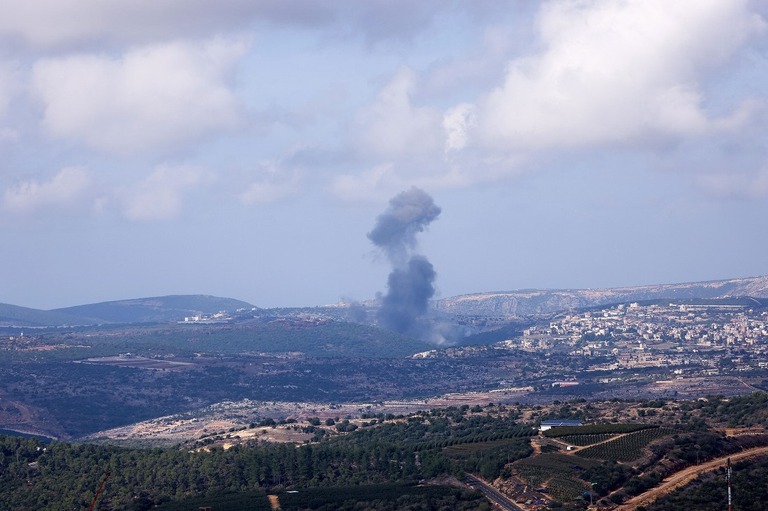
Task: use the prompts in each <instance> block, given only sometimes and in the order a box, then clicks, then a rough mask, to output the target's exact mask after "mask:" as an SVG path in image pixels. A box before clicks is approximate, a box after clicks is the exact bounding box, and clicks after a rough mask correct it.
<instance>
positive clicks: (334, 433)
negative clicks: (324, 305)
mask: <svg viewBox="0 0 768 511" xmlns="http://www.w3.org/2000/svg"><path fill="white" fill-rule="evenodd" d="M598 405H599V404H598V403H594V404H593V403H590V402H587V401H585V400H583V399H579V400H574V401H572V402H570V403H563V404H560V405H557V406H559V407H560V408H559V409H560V410H565V409H566V408H567V409H568V410H571V411H573V412H574V413H577V412H578V413H580V414H584V413H587V412H589V413H595V410H596V409H597V408H598ZM599 406H615V407H616V408H614V411H617V410H625V408H623V407H624V406H634V407H635V408H634V410H635V411H636V412H637V417H638V418H639V417H640V414H639V411H642V410H646V411H648V410H659V411H660V413H664V414H667V415H664V416H663V417H662V416H653V418H654V420H657V422H656V423H645V424H642V423H623V424H615V423H603V424H600V423H593V424H590V425H586V426H580V427H568V428H560V429H553V430H550V431H549V432H547V434H546V435H539V436H537V437H536V439H535V443H536V446H537V449H538V451H537V452H535V451H534V448H533V446H532V442H531V438H532V437H533V436H534V434H535V430H534V429H533V428H532V427H530V426H528V425H525V424H523V423H522V422H521V419H522V417H523V416H524V414H525V413H531V412H533V413H534V414H535V413H538V412H539V410H538V409H540V408H541V407H539V406H533V407H529V408H527V412H526V408H525V407H523V406H521V405H488V406H485V407H481V406H474V407H471V408H470V407H469V406H466V405H464V406H461V407H455V406H454V407H448V408H443V409H433V410H429V411H423V412H418V413H415V414H412V415H410V416H394V415H391V414H387V415H384V414H370V415H367V416H365V417H364V418H362V419H358V420H350V419H349V418H344V419H342V418H337V419H330V418H328V419H326V420H325V421H322V420H321V419H319V418H317V417H315V418H310V419H309V420H307V421H306V422H302V423H300V424H299V423H296V421H293V423H288V422H286V424H285V425H286V426H290V427H293V428H298V429H299V430H301V431H302V432H304V433H311V434H314V438H312V440H308V439H307V440H305V441H304V443H300V444H287V443H266V442H264V441H258V440H255V439H253V440H251V439H249V438H243V440H242V442H241V443H235V445H232V446H231V447H230V448H228V449H223V448H222V447H221V446H222V445H223V444H222V443H221V442H219V441H218V440H217V438H218V437H219V436H220V435H219V434H218V433H214V434H208V435H205V436H203V437H200V438H197V439H193V440H190V441H188V442H186V443H184V444H181V445H178V446H176V447H174V448H148V449H135V448H119V447H115V446H110V445H93V444H76V443H65V442H50V443H44V442H42V441H41V440H38V439H35V438H28V437H16V436H0V509H10V510H17V509H19V510H22V509H23V510H26V509H36V510H42V511H54V510H59V509H78V508H80V509H85V508H87V507H88V505H89V504H90V502H91V500H92V499H93V498H94V495H95V492H96V491H97V488H98V487H99V484H100V482H101V481H102V480H104V478H105V476H106V475H107V474H109V477H108V479H107V480H106V483H105V485H104V491H103V494H101V496H100V498H99V507H98V509H102V510H118V509H119V510H123V509H124V510H128V511H143V510H148V509H159V510H166V511H175V510H182V509H197V508H198V507H201V506H206V505H208V506H209V505H211V504H212V503H215V509H216V510H217V511H228V510H246V511H247V510H256V511H258V510H262V509H264V510H266V509H270V506H271V504H270V501H269V498H270V497H271V496H272V497H274V498H279V499H280V503H281V506H282V509H284V510H297V511H298V510H306V509H313V510H328V511H330V510H331V509H350V510H353V509H354V510H357V509H368V510H376V511H389V510H395V509H419V510H422V511H431V510H435V511H438V510H440V511H443V510H446V511H447V510H469V509H487V507H486V506H487V502H486V501H485V500H484V498H483V497H482V495H481V494H479V493H478V492H475V491H473V490H470V489H469V488H467V487H460V486H461V484H460V482H461V481H462V480H463V478H464V476H465V474H474V475H477V476H479V477H481V478H483V479H485V480H487V481H492V482H494V484H496V485H497V486H499V487H504V486H505V485H507V487H509V486H508V485H512V486H514V485H515V484H517V485H519V486H524V487H525V488H528V489H527V490H526V489H523V490H520V491H522V494H525V493H526V492H527V494H529V495H530V494H531V492H534V493H536V492H539V489H541V490H544V491H545V492H546V497H542V500H543V501H545V502H546V503H548V505H549V508H551V509H562V510H582V509H584V508H585V507H586V506H587V504H588V502H589V500H594V501H595V502H596V503H598V504H599V505H600V506H602V507H606V508H611V507H612V506H615V505H617V504H619V503H621V502H624V501H626V500H627V499H628V498H630V497H632V496H635V495H639V494H641V493H643V492H644V491H646V490H648V489H650V488H653V487H654V486H656V485H658V484H659V482H660V481H662V480H664V479H665V478H666V477H668V476H669V475H671V474H673V473H675V472H677V471H679V470H681V469H684V468H685V467H688V466H691V465H696V464H698V463H701V462H704V461H706V460H710V459H714V458H719V457H722V456H729V455H731V454H734V453H737V452H740V451H743V450H745V449H749V448H752V447H756V446H765V445H768V435H766V434H765V432H764V430H762V429H759V430H755V429H751V430H745V431H746V432H747V433H749V434H741V435H737V436H727V435H725V434H724V430H723V429H721V428H722V427H723V425H728V424H733V423H736V424H737V425H739V426H745V427H746V426H755V425H758V424H764V423H765V419H766V414H765V412H766V408H767V407H768V396H767V395H766V394H764V393H756V394H752V395H749V396H742V397H737V398H729V399H726V398H722V397H718V396H709V397H707V398H703V399H700V400H697V401H678V402H672V401H670V402H662V401H638V402H635V404H634V405H633V404H631V403H622V402H620V401H618V400H617V401H615V402H613V401H612V402H610V403H607V402H606V403H603V404H602V405H599ZM545 415H546V413H544V411H543V410H541V413H540V414H539V415H538V417H542V416H545ZM646 415H647V414H646ZM534 416H535V415H531V416H527V418H526V420H527V421H528V422H529V423H530V421H531V419H532V418H533V417H534ZM672 417H677V418H676V419H675V420H672ZM662 424H668V425H662ZM274 427H279V424H276V423H275V421H274V420H272V419H265V420H264V421H262V422H259V423H253V424H251V425H250V426H248V428H259V429H266V428H274ZM307 438H309V435H307ZM566 446H579V448H578V449H576V450H573V449H572V447H571V448H568V449H566ZM534 453H535V455H534ZM733 468H734V479H733V482H734V490H735V495H736V496H735V497H734V499H735V501H737V502H739V504H738V506H737V509H744V510H751V509H762V508H761V507H760V505H761V503H764V502H765V500H766V497H768V495H765V492H766V489H765V488H764V486H765V485H764V481H765V477H766V476H768V462H766V461H765V460H764V459H763V460H758V461H752V462H749V463H736V464H734V467H733ZM515 481H517V482H515ZM755 481H762V482H763V483H761V484H762V486H763V488H762V489H760V488H754V486H755V485H756V484H757V483H755ZM457 486H458V487H457ZM723 488H724V485H723V474H722V471H715V472H712V473H709V474H707V475H705V476H703V477H702V478H700V479H699V480H698V481H697V482H696V483H695V484H692V485H689V486H688V487H686V488H684V489H682V490H680V491H678V492H676V493H674V494H672V495H670V496H668V497H666V498H665V499H664V500H661V501H659V502H658V503H656V504H654V505H653V507H650V508H649V510H661V509H665V510H675V509H684V508H687V509H697V510H699V509H700V510H704V511H706V510H708V509H719V508H720V507H718V506H721V505H722V502H723V498H724V497H723V491H724V490H723ZM518 490H519V488H518ZM515 491H517V490H515ZM517 495H521V493H519V492H518V493H517ZM539 495H541V493H539ZM525 498H528V497H527V496H526V497H525ZM361 502H364V504H361ZM361 506H362V507H361Z"/></svg>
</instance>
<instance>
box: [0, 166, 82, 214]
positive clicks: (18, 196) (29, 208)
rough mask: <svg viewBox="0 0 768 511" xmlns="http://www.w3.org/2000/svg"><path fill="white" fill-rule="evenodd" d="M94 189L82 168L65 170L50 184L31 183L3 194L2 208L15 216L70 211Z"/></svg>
mask: <svg viewBox="0 0 768 511" xmlns="http://www.w3.org/2000/svg"><path fill="white" fill-rule="evenodd" d="M90 186H91V178H90V175H89V173H88V172H87V171H86V170H85V169H83V168H81V167H65V168H63V169H61V170H60V171H59V172H58V173H57V174H56V175H55V176H53V178H51V179H50V180H48V181H36V180H29V181H25V182H22V183H19V184H18V185H16V186H14V187H11V188H8V189H6V190H5V192H4V193H3V207H4V208H5V209H6V210H7V211H10V212H12V213H16V214H22V215H23V214H30V213H34V212H37V211H40V210H45V209H62V208H64V209H67V208H72V207H76V206H77V205H78V204H81V203H82V199H83V198H84V196H85V194H86V192H87V190H88V189H89V187H90Z"/></svg>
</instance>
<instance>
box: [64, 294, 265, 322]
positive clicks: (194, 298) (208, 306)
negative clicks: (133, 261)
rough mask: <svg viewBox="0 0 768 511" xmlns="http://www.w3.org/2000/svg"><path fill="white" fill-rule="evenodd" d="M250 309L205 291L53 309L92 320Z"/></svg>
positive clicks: (146, 319)
mask: <svg viewBox="0 0 768 511" xmlns="http://www.w3.org/2000/svg"><path fill="white" fill-rule="evenodd" d="M244 308H246V309H252V308H253V305H251V304H249V303H247V302H243V301H240V300H234V299H232V298H220V297H217V296H208V295H171V296H155V297H151V298H136V299H132V300H118V301H113V302H101V303H93V304H88V305H77V306H75V307H65V308H62V309H54V310H53V311H52V312H59V313H64V314H68V315H73V316H78V317H81V318H88V319H90V320H91V321H90V322H91V323H153V322H168V321H179V320H182V319H184V317H185V316H193V315H195V314H214V313H216V312H221V311H235V310H237V309H244Z"/></svg>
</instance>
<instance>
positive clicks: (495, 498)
mask: <svg viewBox="0 0 768 511" xmlns="http://www.w3.org/2000/svg"><path fill="white" fill-rule="evenodd" d="M467 484H469V485H470V486H471V487H473V488H477V489H478V490H480V491H481V492H483V494H485V496H486V497H488V500H490V501H491V502H492V503H494V504H496V505H497V506H499V507H500V508H501V509H504V510H506V511H524V510H523V508H521V507H519V506H518V505H517V504H515V503H514V502H512V501H511V500H509V499H508V498H507V497H506V496H505V495H504V494H502V493H501V492H500V491H499V490H497V489H496V488H494V487H493V486H491V485H490V484H488V483H486V482H485V481H483V480H482V479H480V478H479V477H475V476H473V475H469V474H467Z"/></svg>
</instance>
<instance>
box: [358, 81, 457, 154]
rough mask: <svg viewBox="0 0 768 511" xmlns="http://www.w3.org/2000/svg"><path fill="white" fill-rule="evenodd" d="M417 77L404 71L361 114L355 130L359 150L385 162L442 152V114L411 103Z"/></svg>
mask: <svg viewBox="0 0 768 511" xmlns="http://www.w3.org/2000/svg"><path fill="white" fill-rule="evenodd" d="M415 85H416V74H415V73H414V72H413V71H412V70H410V69H408V68H402V69H400V70H399V71H398V72H397V74H396V75H395V76H394V77H393V78H392V80H390V82H389V83H387V85H386V86H385V87H384V88H382V90H381V91H380V92H379V94H378V96H377V97H376V100H375V101H374V103H373V104H372V105H370V106H369V107H367V108H366V109H364V110H363V112H362V113H361V115H360V117H359V119H358V123H357V125H356V126H355V128H356V132H357V133H358V136H357V137H358V140H359V144H360V148H361V149H362V150H363V152H364V153H366V154H372V155H375V156H379V157H384V158H388V159H390V158H401V157H413V156H418V155H425V154H432V153H434V152H435V150H436V149H438V148H442V147H441V144H442V126H441V115H440V113H439V112H438V111H437V110H435V109H433V108H429V107H417V106H414V105H413V104H412V102H411V95H412V94H413V91H414V88H415Z"/></svg>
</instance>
